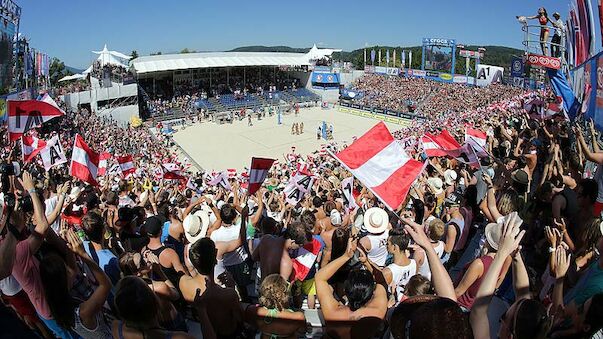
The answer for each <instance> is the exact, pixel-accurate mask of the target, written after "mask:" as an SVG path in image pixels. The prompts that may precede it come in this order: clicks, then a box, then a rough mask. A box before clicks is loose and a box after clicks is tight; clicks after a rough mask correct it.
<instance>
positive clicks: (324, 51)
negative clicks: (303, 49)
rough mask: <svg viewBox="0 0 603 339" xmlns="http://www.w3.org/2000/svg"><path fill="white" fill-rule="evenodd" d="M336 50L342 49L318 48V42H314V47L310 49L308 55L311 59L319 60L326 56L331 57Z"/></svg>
mask: <svg viewBox="0 0 603 339" xmlns="http://www.w3.org/2000/svg"><path fill="white" fill-rule="evenodd" d="M334 52H341V50H340V49H330V48H321V49H318V47H316V44H314V46H312V48H311V49H310V50H309V51H308V53H307V54H306V55H307V56H308V58H309V60H319V59H322V58H324V57H330V56H331V55H332V54H333V53H334Z"/></svg>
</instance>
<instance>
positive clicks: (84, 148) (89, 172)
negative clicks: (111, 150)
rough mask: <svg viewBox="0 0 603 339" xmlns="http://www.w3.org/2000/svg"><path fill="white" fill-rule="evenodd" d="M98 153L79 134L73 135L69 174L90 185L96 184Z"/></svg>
mask: <svg viewBox="0 0 603 339" xmlns="http://www.w3.org/2000/svg"><path fill="white" fill-rule="evenodd" d="M98 158H99V155H98V153H96V152H94V151H93V150H92V149H91V148H90V147H89V146H88V145H87V144H86V142H85V141H84V138H82V136H81V135H79V134H76V135H75V143H74V144H73V150H72V153H71V166H70V168H69V174H71V175H72V176H74V177H76V178H78V179H80V180H82V181H85V182H87V183H89V184H91V185H94V186H98V182H96V176H97V174H98V161H99V160H98Z"/></svg>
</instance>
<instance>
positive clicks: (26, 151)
mask: <svg viewBox="0 0 603 339" xmlns="http://www.w3.org/2000/svg"><path fill="white" fill-rule="evenodd" d="M44 147H46V141H44V140H42V139H38V138H36V137H34V136H30V135H24V136H23V137H22V138H21V149H22V151H23V152H22V153H23V161H24V162H30V161H31V160H32V159H33V158H35V156H36V155H38V153H40V151H42V150H43V149H44Z"/></svg>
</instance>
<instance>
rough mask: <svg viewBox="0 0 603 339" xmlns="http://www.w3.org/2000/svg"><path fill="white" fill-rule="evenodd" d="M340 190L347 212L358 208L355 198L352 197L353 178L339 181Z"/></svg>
mask: <svg viewBox="0 0 603 339" xmlns="http://www.w3.org/2000/svg"><path fill="white" fill-rule="evenodd" d="M341 190H342V192H343V197H344V198H345V200H346V201H345V203H346V205H347V206H348V209H349V210H351V211H352V210H355V209H356V208H358V205H357V204H356V197H354V177H349V178H345V179H343V180H341Z"/></svg>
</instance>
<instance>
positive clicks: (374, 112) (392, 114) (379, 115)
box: [339, 101, 425, 124]
mask: <svg viewBox="0 0 603 339" xmlns="http://www.w3.org/2000/svg"><path fill="white" fill-rule="evenodd" d="M339 106H340V111H342V110H341V109H342V108H348V109H347V110H343V111H342V112H346V113H352V111H358V112H359V113H360V114H355V115H359V116H364V117H370V118H374V119H379V120H384V121H386V118H389V119H390V120H391V121H390V120H387V121H390V122H394V121H397V120H396V118H398V120H402V121H405V122H404V124H406V123H407V122H408V120H425V118H424V117H422V116H419V115H416V114H411V113H404V112H398V111H394V110H389V109H384V108H375V107H370V106H363V105H359V104H353V103H349V102H345V101H341V102H339ZM352 114H354V113H352Z"/></svg>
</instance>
